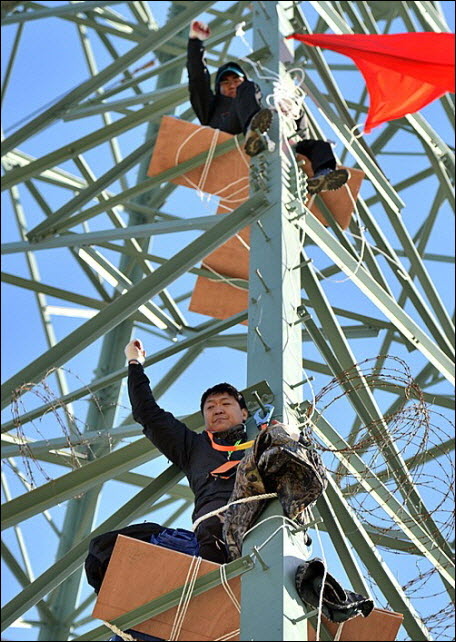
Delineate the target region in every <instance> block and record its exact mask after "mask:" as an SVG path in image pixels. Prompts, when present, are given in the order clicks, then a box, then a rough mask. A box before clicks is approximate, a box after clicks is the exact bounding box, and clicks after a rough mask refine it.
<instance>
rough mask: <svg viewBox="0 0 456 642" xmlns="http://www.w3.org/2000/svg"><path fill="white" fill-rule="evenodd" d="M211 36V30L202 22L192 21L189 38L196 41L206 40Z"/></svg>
mask: <svg viewBox="0 0 456 642" xmlns="http://www.w3.org/2000/svg"><path fill="white" fill-rule="evenodd" d="M210 35H211V30H210V29H209V27H208V26H207V24H205V23H204V22H199V21H198V20H193V22H192V23H191V25H190V34H189V38H198V40H206V38H209V36H210Z"/></svg>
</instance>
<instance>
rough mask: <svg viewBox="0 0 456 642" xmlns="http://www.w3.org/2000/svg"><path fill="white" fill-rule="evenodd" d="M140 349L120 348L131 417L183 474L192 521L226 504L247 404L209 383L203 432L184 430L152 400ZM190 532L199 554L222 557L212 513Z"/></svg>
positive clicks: (224, 553)
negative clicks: (125, 367)
mask: <svg viewBox="0 0 456 642" xmlns="http://www.w3.org/2000/svg"><path fill="white" fill-rule="evenodd" d="M145 354H146V353H145V351H144V349H143V346H142V344H141V342H140V341H138V340H134V341H130V342H129V343H128V344H127V346H126V347H125V355H126V357H127V359H128V393H129V396H130V402H131V406H132V412H133V417H134V419H135V420H136V421H137V422H138V423H140V424H141V425H142V426H143V432H144V434H145V436H146V437H147V438H148V439H150V441H151V442H152V443H153V444H154V446H155V447H156V448H158V450H159V451H160V452H161V453H163V455H165V457H167V459H169V460H170V461H171V462H173V464H176V466H178V467H179V468H180V469H181V470H182V471H183V472H184V473H185V475H186V476H187V479H188V481H189V484H190V488H191V489H192V491H193V493H194V494H195V509H194V511H193V516H192V518H193V520H194V521H195V520H196V519H198V518H200V517H201V516H202V515H206V514H207V513H209V512H211V511H213V510H216V509H218V508H221V507H222V506H225V505H226V504H228V501H229V499H230V496H231V493H232V491H233V488H234V482H235V477H236V467H235V466H234V465H233V464H234V462H238V461H240V460H241V459H242V457H243V455H244V450H243V449H242V442H246V441H247V435H246V430H245V424H244V422H245V420H246V419H247V416H248V411H247V406H246V403H245V400H244V397H243V396H242V394H241V393H240V392H239V391H238V390H236V388H235V387H234V386H231V385H230V384H228V383H220V384H218V385H215V386H213V387H212V388H209V389H208V390H206V392H205V393H204V394H203V396H202V398H201V412H202V414H203V418H204V423H205V427H206V430H205V431H204V432H203V433H196V432H194V431H193V430H190V429H189V428H187V426H186V425H185V424H184V423H182V422H181V421H179V420H178V419H176V418H175V417H174V416H173V415H172V414H171V413H170V412H166V411H165V410H162V408H160V407H159V406H158V404H157V403H156V401H155V399H154V397H153V394H152V391H151V389H150V386H149V379H148V378H147V376H146V374H145V373H144V369H143V366H142V364H143V363H144V359H145ZM249 445H250V444H249ZM227 469H228V470H227ZM195 535H196V538H197V540H198V544H199V554H200V556H201V557H203V558H204V559H207V560H210V561H212V562H217V563H219V564H224V563H226V562H227V561H228V556H227V550H226V546H225V543H224V540H223V536H222V522H221V520H220V518H219V517H218V516H213V517H209V518H207V519H205V520H203V521H202V522H201V523H200V524H199V526H198V527H197V529H196V531H195Z"/></svg>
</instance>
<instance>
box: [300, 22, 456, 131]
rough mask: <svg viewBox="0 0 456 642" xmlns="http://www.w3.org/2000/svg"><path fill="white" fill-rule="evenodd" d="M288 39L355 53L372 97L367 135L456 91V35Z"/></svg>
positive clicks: (406, 34)
mask: <svg viewBox="0 0 456 642" xmlns="http://www.w3.org/2000/svg"><path fill="white" fill-rule="evenodd" d="M288 38H294V39H295V40H301V41H302V42H304V43H305V44H307V45H312V46H313V47H324V48H326V49H332V50H333V51H337V52H338V53H341V54H344V55H346V56H349V57H350V58H351V59H352V60H353V62H354V63H355V64H356V66H357V67H358V69H359V70H360V72H361V73H362V74H363V76H364V80H365V81H366V85H367V89H368V92H369V96H370V106H369V111H368V114H367V120H366V124H365V126H364V133H366V134H368V133H369V132H370V131H371V130H372V129H373V127H376V126H377V125H380V124H381V123H384V122H386V121H388V120H394V119H395V118H401V117H402V116H405V115H406V114H411V113H413V112H415V111H418V110H419V109H421V108H422V107H424V106H425V105H427V104H428V103H430V102H431V101H433V100H435V99H436V98H439V97H440V96H442V95H443V94H444V93H446V92H447V91H451V92H454V34H452V33H433V32H429V33H428V32H424V33H423V32H420V33H398V34H386V35H377V34H342V35H334V34H329V35H327V34H299V33H295V34H292V35H291V36H288Z"/></svg>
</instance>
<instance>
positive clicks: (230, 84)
mask: <svg viewBox="0 0 456 642" xmlns="http://www.w3.org/2000/svg"><path fill="white" fill-rule="evenodd" d="M243 82H244V77H243V76H238V75H237V74H234V73H232V72H231V71H229V72H227V73H226V74H223V76H222V79H221V81H220V93H221V94H222V96H228V97H229V98H235V97H236V92H237V88H238V87H239V85H240V84H241V83H243Z"/></svg>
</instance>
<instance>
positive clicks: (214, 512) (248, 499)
mask: <svg viewBox="0 0 456 642" xmlns="http://www.w3.org/2000/svg"><path fill="white" fill-rule="evenodd" d="M274 497H277V493H266V494H265V495H254V496H252V497H242V498H241V499H236V500H235V501H234V502H229V503H228V504H226V505H225V506H222V507H221V508H217V509H216V510H212V511H211V512H210V513H206V515H201V517H198V519H197V520H196V522H193V526H192V530H193V531H195V530H196V529H197V528H198V526H199V525H200V524H201V522H203V521H204V520H205V519H208V518H209V517H214V516H215V515H219V514H220V513H223V511H225V510H226V509H227V508H229V507H230V506H234V505H235V504H244V503H246V502H255V501H258V500H260V499H273V498H274Z"/></svg>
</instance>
